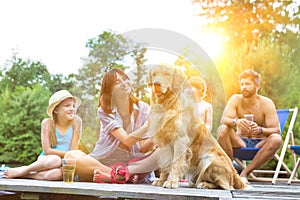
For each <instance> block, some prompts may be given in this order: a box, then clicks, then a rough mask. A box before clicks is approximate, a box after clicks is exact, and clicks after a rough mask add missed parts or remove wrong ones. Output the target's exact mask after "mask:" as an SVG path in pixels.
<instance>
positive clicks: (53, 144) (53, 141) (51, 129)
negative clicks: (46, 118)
mask: <svg viewBox="0 0 300 200" xmlns="http://www.w3.org/2000/svg"><path fill="white" fill-rule="evenodd" d="M57 106H58V105H57ZM57 106H56V107H57ZM56 107H55V108H56ZM76 116H77V115H75V117H74V118H73V119H72V121H71V124H72V128H73V134H78V135H80V131H79V129H78V127H77V126H76V123H75V118H76ZM57 121H58V120H57V114H56V113H55V112H53V118H51V123H50V127H49V132H50V134H49V139H50V144H51V147H56V145H57V139H56V135H55V123H56V122H57Z"/></svg>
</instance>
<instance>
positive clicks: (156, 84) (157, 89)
mask: <svg viewBox="0 0 300 200" xmlns="http://www.w3.org/2000/svg"><path fill="white" fill-rule="evenodd" d="M186 80H187V77H186V75H185V74H184V73H183V72H182V71H181V70H180V69H177V68H175V67H173V66H171V65H169V64H159V65H155V66H152V67H151V68H150V69H149V72H148V75H147V83H148V87H149V88H151V92H152V94H153V95H155V97H156V98H160V97H162V96H164V95H165V94H166V93H167V92H172V93H174V94H178V92H180V90H181V89H182V87H183V86H184V84H185V82H186Z"/></svg>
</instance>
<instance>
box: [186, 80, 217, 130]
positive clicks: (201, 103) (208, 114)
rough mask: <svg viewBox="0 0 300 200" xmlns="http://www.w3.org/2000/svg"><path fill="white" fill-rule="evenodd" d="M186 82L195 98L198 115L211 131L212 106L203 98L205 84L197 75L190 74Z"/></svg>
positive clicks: (204, 95)
mask: <svg viewBox="0 0 300 200" xmlns="http://www.w3.org/2000/svg"><path fill="white" fill-rule="evenodd" d="M188 82H189V85H190V86H191V88H192V90H193V93H194V94H195V97H196V100H197V108H198V109H197V111H198V115H199V117H200V119H201V120H202V121H203V122H204V124H205V125H206V127H207V129H208V130H209V131H211V130H212V124H213V117H212V115H213V108H212V105H211V104H210V103H208V102H207V101H205V100H204V98H205V97H206V84H205V82H204V80H203V79H202V78H201V77H199V76H192V77H191V78H190V79H189V81H188Z"/></svg>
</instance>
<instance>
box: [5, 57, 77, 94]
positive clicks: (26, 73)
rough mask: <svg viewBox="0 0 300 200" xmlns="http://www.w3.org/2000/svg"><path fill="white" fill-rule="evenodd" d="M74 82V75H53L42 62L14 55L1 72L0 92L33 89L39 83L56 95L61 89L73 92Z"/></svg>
mask: <svg viewBox="0 0 300 200" xmlns="http://www.w3.org/2000/svg"><path fill="white" fill-rule="evenodd" d="M74 82H75V75H74V74H70V75H68V76H67V77H65V76H63V75H62V74H55V75H51V74H50V73H49V71H48V69H47V67H46V65H44V64H43V63H41V62H40V61H33V60H29V59H26V60H24V59H22V58H20V57H18V55H17V53H13V56H12V57H11V59H10V60H9V61H8V62H7V63H5V65H4V67H3V68H2V69H1V70H0V91H2V89H5V88H8V89H10V90H12V91H14V90H15V88H16V87H18V86H23V87H29V88H32V87H33V86H34V85H35V84H37V83H39V84H41V85H42V86H43V87H45V88H46V89H49V90H50V91H51V92H52V93H54V92H56V91H58V90H60V89H67V90H72V88H73V87H74Z"/></svg>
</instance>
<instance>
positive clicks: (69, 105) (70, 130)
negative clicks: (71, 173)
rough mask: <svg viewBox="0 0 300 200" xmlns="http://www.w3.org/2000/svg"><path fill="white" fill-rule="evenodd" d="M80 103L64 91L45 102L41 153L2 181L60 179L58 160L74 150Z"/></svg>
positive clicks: (11, 170)
mask: <svg viewBox="0 0 300 200" xmlns="http://www.w3.org/2000/svg"><path fill="white" fill-rule="evenodd" d="M80 103H81V100H80V99H79V98H78V97H75V96H73V95H72V94H71V93H70V92H68V91H67V90H60V91H58V92H56V93H54V94H53V95H52V96H51V97H50V99H49V106H48V109H47V115H48V116H49V118H46V119H44V120H43V121H42V129H41V140H42V148H43V151H42V153H41V154H40V156H39V157H38V159H37V161H35V162H33V163H32V164H30V165H28V166H22V167H16V168H10V169H8V170H6V171H5V172H4V174H3V178H31V179H38V180H62V170H61V168H60V167H61V158H63V157H64V155H65V153H66V152H67V151H69V150H78V145H79V141H80V136H81V124H82V120H81V118H80V117H79V116H77V115H76V110H77V108H78V107H79V105H80Z"/></svg>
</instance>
